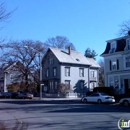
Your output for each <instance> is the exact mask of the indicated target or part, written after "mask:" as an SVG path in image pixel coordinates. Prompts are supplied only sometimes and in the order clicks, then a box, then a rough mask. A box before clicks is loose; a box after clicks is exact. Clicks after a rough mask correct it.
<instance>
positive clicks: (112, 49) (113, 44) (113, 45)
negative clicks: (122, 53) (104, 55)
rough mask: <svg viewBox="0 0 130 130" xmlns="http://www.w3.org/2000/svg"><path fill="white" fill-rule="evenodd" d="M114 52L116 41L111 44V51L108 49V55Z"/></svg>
mask: <svg viewBox="0 0 130 130" xmlns="http://www.w3.org/2000/svg"><path fill="white" fill-rule="evenodd" d="M115 50H116V41H113V42H112V43H111V49H110V51H109V53H114V52H115Z"/></svg>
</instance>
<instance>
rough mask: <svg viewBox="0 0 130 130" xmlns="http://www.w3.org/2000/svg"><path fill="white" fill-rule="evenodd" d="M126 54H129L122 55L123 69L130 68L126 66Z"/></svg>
mask: <svg viewBox="0 0 130 130" xmlns="http://www.w3.org/2000/svg"><path fill="white" fill-rule="evenodd" d="M127 56H130V54H128V55H124V56H123V60H124V69H125V70H127V69H130V67H126V57H127Z"/></svg>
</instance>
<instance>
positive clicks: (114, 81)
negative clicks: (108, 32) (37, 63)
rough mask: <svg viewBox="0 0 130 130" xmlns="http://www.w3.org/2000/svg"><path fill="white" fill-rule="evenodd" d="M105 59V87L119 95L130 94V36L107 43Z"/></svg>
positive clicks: (103, 54) (103, 55) (104, 53)
mask: <svg viewBox="0 0 130 130" xmlns="http://www.w3.org/2000/svg"><path fill="white" fill-rule="evenodd" d="M101 56H102V57H104V66H105V68H104V73H105V86H108V87H110V86H111V87H113V88H114V89H115V92H116V93H117V94H124V93H129V92H130V35H128V36H124V37H120V38H115V39H111V40H108V41H107V45H106V49H105V51H104V52H103V53H102V54H101Z"/></svg>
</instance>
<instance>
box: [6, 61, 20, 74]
mask: <svg viewBox="0 0 130 130" xmlns="http://www.w3.org/2000/svg"><path fill="white" fill-rule="evenodd" d="M19 63H20V62H19V61H15V62H12V63H10V64H8V65H7V66H6V67H5V68H4V72H6V71H8V70H9V69H11V68H12V67H14V66H16V65H18V64H19Z"/></svg>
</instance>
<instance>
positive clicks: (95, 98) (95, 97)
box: [81, 93, 115, 104]
mask: <svg viewBox="0 0 130 130" xmlns="http://www.w3.org/2000/svg"><path fill="white" fill-rule="evenodd" d="M81 102H85V103H87V102H97V103H99V104H100V103H105V102H109V103H114V102H115V99H114V97H113V96H109V95H107V94H105V93H93V94H91V95H89V96H86V97H83V98H82V99H81Z"/></svg>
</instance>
